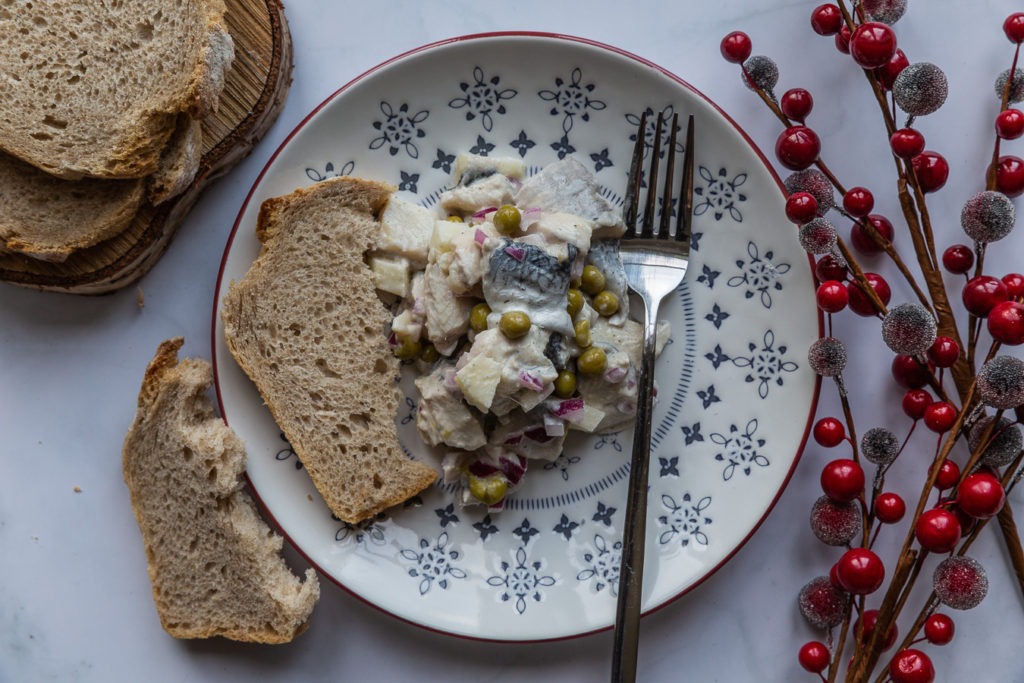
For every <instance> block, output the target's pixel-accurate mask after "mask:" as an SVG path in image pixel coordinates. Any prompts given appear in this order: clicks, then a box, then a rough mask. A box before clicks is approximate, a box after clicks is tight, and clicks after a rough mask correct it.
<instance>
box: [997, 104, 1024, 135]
mask: <svg viewBox="0 0 1024 683" xmlns="http://www.w3.org/2000/svg"><path fill="white" fill-rule="evenodd" d="M996 135H998V136H999V137H1001V138H1002V139H1004V140H1016V139H1017V138H1019V137H1020V136H1021V135H1024V112H1022V111H1021V110H1020V109H1006V110H1004V111H1001V112H999V115H998V116H996Z"/></svg>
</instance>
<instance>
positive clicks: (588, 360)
mask: <svg viewBox="0 0 1024 683" xmlns="http://www.w3.org/2000/svg"><path fill="white" fill-rule="evenodd" d="M607 365H608V357H607V356H606V355H605V353H604V349H602V348H601V347H599V346H591V347H590V348H589V349H587V350H586V351H584V352H583V353H581V354H580V357H579V358H577V359H576V369H577V370H579V371H580V373H581V374H584V375H599V374H601V373H602V372H604V369H605V367H607Z"/></svg>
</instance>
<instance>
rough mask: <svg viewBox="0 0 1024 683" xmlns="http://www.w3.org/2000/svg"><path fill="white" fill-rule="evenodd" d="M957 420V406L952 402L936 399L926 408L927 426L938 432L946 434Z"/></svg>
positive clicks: (925, 418) (925, 419)
mask: <svg viewBox="0 0 1024 683" xmlns="http://www.w3.org/2000/svg"><path fill="white" fill-rule="evenodd" d="M954 422H956V408H954V407H953V404H952V403H947V402H946V401H936V402H935V403H932V404H931V405H930V406H928V407H927V408H925V409H924V424H925V426H926V427H927V428H928V429H930V430H932V431H933V432H936V433H938V434H945V433H946V432H948V431H949V430H950V428H951V427H952V426H953V423H954Z"/></svg>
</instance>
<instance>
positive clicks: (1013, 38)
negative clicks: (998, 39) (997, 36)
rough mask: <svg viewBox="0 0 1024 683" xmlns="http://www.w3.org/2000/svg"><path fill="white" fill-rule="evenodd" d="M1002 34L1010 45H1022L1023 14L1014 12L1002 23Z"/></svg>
mask: <svg viewBox="0 0 1024 683" xmlns="http://www.w3.org/2000/svg"><path fill="white" fill-rule="evenodd" d="M1003 33H1005V34H1006V37H1007V38H1009V40H1010V42H1011V43H1017V44H1020V43H1024V12H1014V13H1013V14H1011V15H1010V16H1008V17H1006V21H1004V22H1003Z"/></svg>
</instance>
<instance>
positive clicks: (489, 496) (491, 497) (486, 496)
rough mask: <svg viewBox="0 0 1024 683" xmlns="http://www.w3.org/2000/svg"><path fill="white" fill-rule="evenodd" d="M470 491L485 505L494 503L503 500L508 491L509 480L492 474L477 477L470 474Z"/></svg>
mask: <svg viewBox="0 0 1024 683" xmlns="http://www.w3.org/2000/svg"><path fill="white" fill-rule="evenodd" d="M468 479H469V492H470V493H471V494H472V495H473V497H474V498H476V499H477V500H479V501H480V502H481V503H483V504H484V505H494V504H496V503H498V502H500V501H501V499H502V498H504V497H505V494H506V493H507V492H508V482H506V481H505V478H504V477H501V476H498V475H492V476H490V477H477V476H475V475H472V474H471V475H469V477H468Z"/></svg>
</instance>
